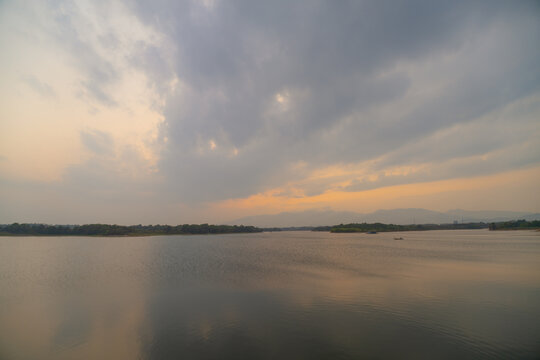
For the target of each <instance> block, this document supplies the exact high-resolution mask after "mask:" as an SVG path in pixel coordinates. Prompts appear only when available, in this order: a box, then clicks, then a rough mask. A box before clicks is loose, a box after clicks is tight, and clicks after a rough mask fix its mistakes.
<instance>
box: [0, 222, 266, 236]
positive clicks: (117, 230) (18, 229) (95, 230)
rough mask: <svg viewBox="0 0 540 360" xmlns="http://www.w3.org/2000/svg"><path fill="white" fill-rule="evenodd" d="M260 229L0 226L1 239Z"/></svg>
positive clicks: (203, 226) (252, 228)
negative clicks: (18, 236)
mask: <svg viewBox="0 0 540 360" xmlns="http://www.w3.org/2000/svg"><path fill="white" fill-rule="evenodd" d="M255 232H262V229H260V228H257V227H254V226H243V225H240V226H238V225H233V226H230V225H208V224H200V225H194V224H193V225H189V224H185V225H177V226H170V225H130V226H122V225H107V224H88V225H45V224H18V223H13V224H10V225H0V235H37V236H43V235H56V236H57V235H76V236H146V235H191V234H232V233H255Z"/></svg>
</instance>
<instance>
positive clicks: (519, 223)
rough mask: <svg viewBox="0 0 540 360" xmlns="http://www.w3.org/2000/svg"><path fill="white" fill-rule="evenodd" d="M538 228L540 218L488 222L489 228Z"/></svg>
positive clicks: (539, 226)
mask: <svg viewBox="0 0 540 360" xmlns="http://www.w3.org/2000/svg"><path fill="white" fill-rule="evenodd" d="M522 229H523V230H525V229H540V220H533V221H527V220H514V221H504V222H498V223H491V224H489V230H522Z"/></svg>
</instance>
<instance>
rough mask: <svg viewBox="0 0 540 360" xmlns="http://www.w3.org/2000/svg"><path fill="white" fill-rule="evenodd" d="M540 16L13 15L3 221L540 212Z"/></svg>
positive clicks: (286, 12) (5, 43) (23, 10)
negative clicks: (322, 211) (410, 210)
mask: <svg viewBox="0 0 540 360" xmlns="http://www.w3.org/2000/svg"><path fill="white" fill-rule="evenodd" d="M538 39H540V3H539V2H538V1H401V2H400V1H392V2H389V1H379V0H377V1H351V2H347V1H339V2H334V1H326V2H325V1H313V0H301V1H284V2H282V1H264V2H259V3H254V2H252V1H220V0H204V1H177V0H174V1H173V0H163V1H152V2H148V1H136V0H133V1H131V0H127V1H73V2H72V1H55V0H52V1H47V2H41V1H9V0H8V1H2V2H1V3H0V49H1V51H2V56H1V57H0V77H1V79H2V81H1V82H0V204H1V205H0V222H1V223H9V222H15V221H17V222H44V223H91V222H104V223H120V224H137V223H145V224H146V223H169V224H181V223H202V222H209V223H221V222H227V221H231V220H233V219H237V218H241V217H246V216H253V215H262V214H275V213H280V212H297V211H298V212H299V211H308V210H309V211H311V210H317V209H325V211H326V210H333V211H354V212H361V213H366V212H371V211H374V210H377V209H384V208H386V209H391V208H426V209H431V210H436V211H446V210H450V209H455V208H460V209H466V210H506V211H524V212H540V192H539V190H538V183H539V182H540V142H539V141H538V139H539V138H540V66H539V64H540V46H539V43H538Z"/></svg>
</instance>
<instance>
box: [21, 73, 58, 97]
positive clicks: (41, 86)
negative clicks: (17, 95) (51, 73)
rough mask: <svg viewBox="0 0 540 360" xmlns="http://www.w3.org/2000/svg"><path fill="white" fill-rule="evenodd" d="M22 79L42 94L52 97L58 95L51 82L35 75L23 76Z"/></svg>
mask: <svg viewBox="0 0 540 360" xmlns="http://www.w3.org/2000/svg"><path fill="white" fill-rule="evenodd" d="M22 81H23V82H24V83H25V84H26V85H28V86H30V88H31V89H32V90H34V91H35V92H37V93H38V94H39V95H41V96H43V97H46V98H51V97H55V96H56V92H55V91H54V89H53V88H52V87H51V86H50V85H49V84H47V83H45V82H42V81H39V80H38V79H37V78H36V77H34V76H26V77H23V78H22Z"/></svg>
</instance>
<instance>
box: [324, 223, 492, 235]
mask: <svg viewBox="0 0 540 360" xmlns="http://www.w3.org/2000/svg"><path fill="white" fill-rule="evenodd" d="M487 227H488V225H487V224H485V223H482V222H480V223H467V224H440V225H439V224H423V225H395V224H382V223H373V224H367V223H361V224H340V225H334V226H320V227H317V228H314V229H313V231H330V232H333V233H352V232H364V233H367V232H391V231H424V230H458V229H486V228H487Z"/></svg>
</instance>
